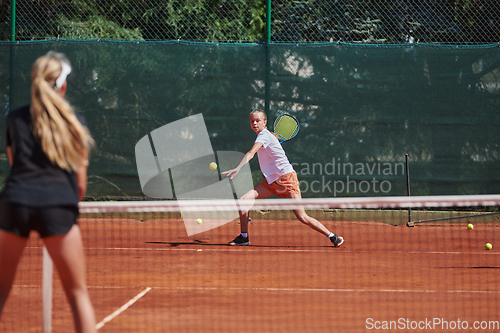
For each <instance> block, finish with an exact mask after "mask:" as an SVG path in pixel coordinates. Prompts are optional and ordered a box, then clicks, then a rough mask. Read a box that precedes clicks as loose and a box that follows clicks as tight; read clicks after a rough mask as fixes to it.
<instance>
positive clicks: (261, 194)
mask: <svg viewBox="0 0 500 333" xmlns="http://www.w3.org/2000/svg"><path fill="white" fill-rule="evenodd" d="M266 125H267V116H266V113H265V112H264V111H262V110H259V109H257V110H254V111H252V112H251V113H250V127H251V128H252V130H253V131H254V132H255V133H256V134H257V138H256V139H255V143H254V145H253V147H252V149H250V151H249V152H248V153H246V154H245V156H244V157H243V159H242V160H241V162H240V164H238V166H237V167H236V168H234V169H231V170H228V171H226V172H223V173H221V175H222V176H228V177H230V179H233V177H234V176H236V175H237V174H238V172H239V171H240V170H241V168H242V167H243V166H244V165H245V164H247V163H248V162H249V161H250V160H251V159H252V158H253V157H254V156H255V154H256V153H257V156H258V158H259V165H260V170H261V171H262V174H263V175H264V177H265V179H264V180H262V181H261V182H260V183H259V184H257V185H256V186H255V187H254V188H253V189H252V190H250V191H248V192H247V193H245V194H244V195H243V196H242V197H241V199H242V200H251V199H265V198H267V197H270V196H271V195H273V194H275V195H277V196H278V197H280V198H292V199H301V198H302V195H301V193H300V189H299V181H298V179H297V173H296V172H295V170H294V169H293V166H292V165H291V164H290V162H289V161H288V158H287V157H286V154H285V151H284V150H283V147H282V146H281V144H280V143H279V140H278V138H277V137H276V136H275V135H274V133H271V132H270V131H269V130H268V129H267V127H266ZM293 212H294V214H295V216H296V217H297V219H298V220H299V221H300V222H302V223H304V224H305V225H307V226H309V227H311V228H312V229H314V230H316V231H317V232H320V233H322V234H323V235H325V236H327V237H328V238H329V239H330V241H331V242H332V243H333V245H334V246H335V247H339V246H341V245H342V244H343V243H344V239H343V238H342V237H340V236H338V235H336V234H334V233H332V232H330V230H328V229H327V228H326V227H325V226H324V225H323V224H321V223H320V222H319V221H318V220H316V219H315V218H313V217H311V216H309V215H307V213H306V211H305V210H304V208H297V209H295V210H293ZM248 218H249V213H248V211H247V212H245V213H242V214H240V228H241V234H240V235H239V236H238V237H236V238H235V239H234V240H232V241H231V242H229V245H240V246H245V245H249V244H250V240H249V236H248Z"/></svg>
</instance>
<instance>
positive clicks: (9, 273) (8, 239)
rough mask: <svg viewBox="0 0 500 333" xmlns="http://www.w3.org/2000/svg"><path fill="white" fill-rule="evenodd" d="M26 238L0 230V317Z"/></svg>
mask: <svg viewBox="0 0 500 333" xmlns="http://www.w3.org/2000/svg"><path fill="white" fill-rule="evenodd" d="M27 239H28V238H27V237H21V236H18V235H15V234H13V233H10V232H7V231H4V230H0V272H2V273H0V316H1V314H2V309H3V306H4V305H5V302H6V301H7V297H8V296H9V292H10V289H11V287H12V282H13V281H14V277H15V275H16V269H17V264H18V263H19V259H20V258H21V254H22V252H23V249H24V246H25V245H26V240H27Z"/></svg>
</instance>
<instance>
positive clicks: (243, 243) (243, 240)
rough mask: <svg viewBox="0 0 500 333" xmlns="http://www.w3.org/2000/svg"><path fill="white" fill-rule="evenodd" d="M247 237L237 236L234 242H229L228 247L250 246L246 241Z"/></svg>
mask: <svg viewBox="0 0 500 333" xmlns="http://www.w3.org/2000/svg"><path fill="white" fill-rule="evenodd" d="M248 238H249V237H243V236H242V235H239V236H238V237H236V238H235V239H234V240H232V241H230V242H229V245H239V246H246V245H248V244H250V241H249V240H248Z"/></svg>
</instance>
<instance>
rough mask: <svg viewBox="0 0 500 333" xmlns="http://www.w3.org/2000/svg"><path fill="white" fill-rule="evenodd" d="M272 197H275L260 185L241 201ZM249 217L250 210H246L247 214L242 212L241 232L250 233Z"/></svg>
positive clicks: (246, 194)
mask: <svg viewBox="0 0 500 333" xmlns="http://www.w3.org/2000/svg"><path fill="white" fill-rule="evenodd" d="M271 195H273V193H272V192H271V191H270V190H268V189H266V188H265V187H264V186H262V185H261V184H260V183H259V184H257V185H256V186H255V187H254V188H253V189H251V190H250V191H248V192H247V193H245V194H244V195H243V196H242V197H241V198H240V199H241V200H255V199H265V198H268V197H270V196H271ZM248 217H249V211H248V210H246V211H245V213H241V212H240V227H241V232H248Z"/></svg>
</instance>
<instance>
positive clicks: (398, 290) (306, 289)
mask: <svg viewBox="0 0 500 333" xmlns="http://www.w3.org/2000/svg"><path fill="white" fill-rule="evenodd" d="M155 289H163V290H222V291H227V290H235V291H278V292H378V293H450V294H467V293H471V294H500V290H420V289H415V290H411V289H380V290H376V289H375V290H370V289H334V288H265V287H263V288H245V287H241V288H240V287H228V288H219V287H155Z"/></svg>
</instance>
